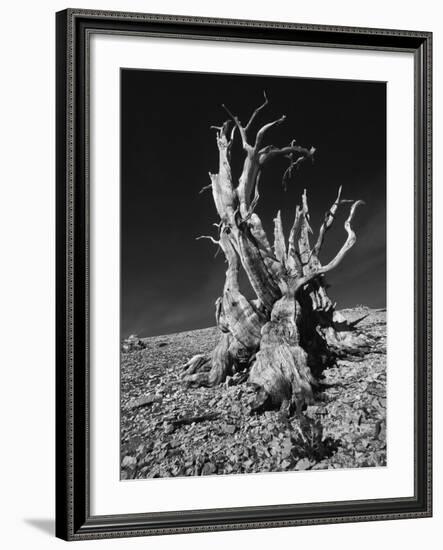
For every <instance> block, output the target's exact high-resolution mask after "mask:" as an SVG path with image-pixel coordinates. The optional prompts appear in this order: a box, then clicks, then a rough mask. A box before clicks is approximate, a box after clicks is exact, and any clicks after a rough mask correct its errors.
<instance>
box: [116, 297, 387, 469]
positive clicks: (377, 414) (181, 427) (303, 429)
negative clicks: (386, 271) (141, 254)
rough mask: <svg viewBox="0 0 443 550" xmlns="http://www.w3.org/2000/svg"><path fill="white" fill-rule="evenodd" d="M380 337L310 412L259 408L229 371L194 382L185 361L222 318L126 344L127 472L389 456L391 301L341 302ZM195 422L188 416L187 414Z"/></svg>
mask: <svg viewBox="0 0 443 550" xmlns="http://www.w3.org/2000/svg"><path fill="white" fill-rule="evenodd" d="M342 313H343V315H344V316H345V317H346V318H347V319H348V320H349V321H352V320H355V319H357V318H359V317H361V316H362V315H364V314H366V313H367V314H368V316H367V317H366V319H364V320H363V321H362V322H361V323H360V324H359V328H360V330H361V331H362V332H364V333H365V334H366V335H367V336H368V337H369V339H370V341H371V344H372V345H371V351H370V353H367V354H366V355H365V356H364V357H363V358H361V357H353V358H351V359H352V360H349V358H348V360H339V361H338V362H337V364H336V366H335V367H333V368H329V369H327V370H326V371H325V372H324V378H323V379H322V380H321V386H320V387H319V389H318V391H317V393H316V396H315V404H314V405H313V406H309V407H308V408H307V410H306V412H305V415H304V416H303V417H302V418H301V419H296V418H292V419H287V418H285V417H284V416H283V415H282V414H281V413H280V412H279V411H267V412H265V413H264V414H261V415H252V416H251V414H250V402H251V400H252V398H253V395H254V392H253V390H252V388H250V387H249V386H248V384H247V383H245V382H244V381H242V380H239V379H236V378H235V377H234V378H229V379H228V380H227V381H226V383H225V384H223V385H221V386H219V387H216V388H185V386H184V385H183V382H182V380H181V374H182V371H181V367H182V365H183V364H184V363H185V362H186V361H187V360H188V359H189V358H190V357H191V356H192V355H194V354H196V353H206V352H210V351H211V350H212V349H213V347H214V346H215V344H216V342H217V340H218V336H219V333H218V331H217V329H216V328H208V329H203V330H194V331H190V332H182V333H179V334H170V335H166V336H156V337H152V338H146V339H144V340H143V345H144V346H146V347H145V348H144V349H141V350H135V351H129V352H125V353H122V360H121V448H120V451H121V461H122V462H121V479H134V478H147V477H172V476H193V475H213V474H232V473H253V472H270V471H272V472H275V471H288V470H310V469H313V470H315V469H326V468H359V467H374V466H385V465H386V311H385V310H374V309H369V308H366V307H357V308H353V309H348V310H342ZM186 422H188V423H186Z"/></svg>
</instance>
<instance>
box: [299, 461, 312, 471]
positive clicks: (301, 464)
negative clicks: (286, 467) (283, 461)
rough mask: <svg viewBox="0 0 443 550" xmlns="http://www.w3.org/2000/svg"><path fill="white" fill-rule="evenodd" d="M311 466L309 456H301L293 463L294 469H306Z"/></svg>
mask: <svg viewBox="0 0 443 550" xmlns="http://www.w3.org/2000/svg"><path fill="white" fill-rule="evenodd" d="M310 466H311V461H310V460H309V458H302V459H301V460H299V461H298V462H297V464H296V465H295V469H296V470H307V469H308V468H309V467H310Z"/></svg>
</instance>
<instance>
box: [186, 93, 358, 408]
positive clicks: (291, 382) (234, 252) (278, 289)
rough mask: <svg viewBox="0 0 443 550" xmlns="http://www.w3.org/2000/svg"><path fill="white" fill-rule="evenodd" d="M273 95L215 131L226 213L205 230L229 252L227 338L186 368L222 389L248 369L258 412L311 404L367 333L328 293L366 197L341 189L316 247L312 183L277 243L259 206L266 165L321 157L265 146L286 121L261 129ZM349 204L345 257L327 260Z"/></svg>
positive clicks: (220, 313) (220, 198) (278, 227)
mask: <svg viewBox="0 0 443 550" xmlns="http://www.w3.org/2000/svg"><path fill="white" fill-rule="evenodd" d="M267 103H268V100H267V98H266V95H265V100H264V103H263V104H262V105H260V106H259V107H258V108H257V109H255V111H254V112H253V113H252V116H251V118H250V119H249V121H248V123H247V124H246V125H243V124H242V123H241V122H240V120H239V119H238V118H237V117H236V116H234V115H232V114H231V113H230V111H229V110H228V109H227V108H226V107H224V108H225V110H226V111H227V113H228V114H229V120H227V121H226V122H225V123H224V124H223V125H222V126H220V127H216V126H212V127H211V128H212V129H214V130H216V143H217V147H218V153H219V167H218V173H216V174H211V173H210V174H209V176H210V179H211V184H210V186H208V188H210V189H211V190H212V195H213V199H214V204H215V207H216V210H217V213H218V216H219V223H218V224H217V227H218V236H217V237H212V236H207V237H202V238H208V239H210V240H211V241H212V242H214V243H215V244H216V245H217V246H219V247H220V248H221V250H222V251H223V253H224V255H225V257H226V262H227V271H226V279H225V284H224V288H223V293H222V295H221V296H220V297H219V298H218V299H217V301H216V308H215V317H216V322H217V326H218V328H219V330H220V332H221V336H220V341H219V343H218V345H217V346H216V348H215V349H214V350H213V352H212V354H211V355H210V356H204V355H196V356H195V357H193V358H192V359H190V360H189V361H188V362H187V363H186V365H185V370H184V378H185V381H186V382H187V383H188V384H189V385H195V386H214V385H216V384H220V383H222V382H223V381H224V380H225V379H226V377H227V376H228V375H233V374H234V373H236V372H238V371H242V370H245V371H246V370H248V371H249V375H248V381H249V383H251V384H253V385H254V386H255V388H256V389H257V394H256V398H255V402H254V404H253V409H260V408H265V407H268V406H272V407H288V408H290V409H294V408H295V409H296V410H299V409H300V408H301V407H302V406H303V405H304V404H309V403H310V402H311V401H312V395H313V393H312V392H313V385H315V378H316V377H317V376H318V375H319V373H320V372H321V370H322V369H323V368H325V366H327V365H328V363H330V362H331V361H332V360H333V359H334V358H335V357H337V355H343V354H346V353H348V352H349V351H352V350H355V349H358V348H359V347H360V346H361V344H362V343H363V341H362V337H361V336H359V335H357V334H355V333H354V332H353V331H352V326H351V325H349V324H348V323H347V322H346V321H345V319H344V318H343V317H342V316H340V314H338V312H336V311H335V304H334V303H333V302H332V301H331V299H330V298H329V296H328V294H327V290H326V287H327V285H326V284H325V279H324V275H325V274H326V273H328V272H329V271H331V270H332V269H334V268H335V267H336V266H337V265H338V264H339V263H340V262H341V261H342V260H343V258H344V257H345V256H346V254H347V252H348V251H349V250H350V249H351V248H352V246H353V245H354V243H355V241H356V235H355V233H354V231H353V229H352V225H351V224H352V219H353V217H354V214H355V212H356V209H357V207H358V206H359V205H361V204H363V203H362V201H360V200H358V201H355V202H354V201H349V200H343V199H342V197H341V191H342V190H341V187H340V189H339V190H338V195H337V198H336V200H335V202H334V203H333V204H332V205H331V207H330V208H329V210H328V211H327V212H326V214H325V217H324V220H323V223H322V225H321V227H320V229H319V232H318V237H317V239H316V240H315V243H314V244H311V236H312V229H311V227H310V224H309V209H308V199H307V194H306V190H305V191H304V192H303V194H302V197H301V204H300V205H298V206H297V207H296V209H295V218H294V222H293V224H292V227H291V229H290V233H289V237H288V239H286V238H285V235H284V232H283V226H282V220H281V215H280V212H278V213H277V216H276V217H275V219H274V243H273V246H272V247H271V244H270V242H269V239H268V237H267V235H266V233H265V231H264V229H263V226H262V222H261V220H260V218H259V216H258V215H257V214H256V212H255V208H256V206H257V203H258V200H259V186H258V184H259V179H260V174H261V171H262V169H263V166H264V165H265V164H267V163H268V162H270V161H272V159H274V158H276V157H282V156H283V157H286V158H287V159H288V161H289V165H288V168H287V169H286V171H285V173H284V175H283V183H284V184H285V185H286V183H287V182H288V180H289V179H290V178H291V176H292V175H293V173H294V171H295V170H297V169H298V168H299V166H300V164H301V163H302V162H303V161H305V160H307V159H312V158H313V155H314V152H315V149H314V147H311V148H310V149H307V148H305V147H300V146H299V145H297V144H296V143H295V141H292V142H291V143H290V144H289V145H287V146H285V147H276V146H274V145H264V138H265V135H266V133H267V132H268V130H270V129H271V128H274V127H276V126H278V125H280V124H282V123H283V122H284V120H285V116H282V117H281V118H279V119H277V120H274V121H272V122H269V123H267V124H265V125H263V126H261V127H260V128H259V130H258V131H257V132H256V133H255V137H254V136H253V135H252V132H251V126H252V123H253V122H254V120H255V119H256V118H257V116H258V115H259V114H260V112H261V111H262V110H263V109H264V108H265V107H266V105H267ZM236 136H239V138H240V140H241V144H242V147H243V151H244V162H243V169H242V172H241V175H240V177H239V178H238V181H234V180H233V175H232V171H231V153H232V145H233V142H234V139H236ZM347 203H349V206H350V209H349V215H348V217H347V219H346V221H345V224H344V228H345V231H346V234H347V237H346V240H345V242H344V244H343V246H342V247H341V249H340V250H339V251H338V253H337V254H336V256H335V257H334V258H333V259H331V260H330V261H329V262H328V263H326V264H322V263H321V261H320V252H321V248H322V244H323V241H324V238H325V235H326V232H327V231H328V229H329V228H330V227H331V225H332V223H333V222H334V219H335V215H336V212H337V210H338V208H339V207H340V206H342V205H344V204H347ZM240 269H243V270H244V271H245V273H246V275H247V277H248V279H249V282H250V284H251V287H252V289H253V290H254V293H255V295H256V298H255V299H254V300H248V299H247V298H246V297H245V296H244V295H243V294H242V293H241V291H240V287H239V271H240Z"/></svg>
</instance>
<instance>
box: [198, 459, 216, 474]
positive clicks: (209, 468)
mask: <svg viewBox="0 0 443 550" xmlns="http://www.w3.org/2000/svg"><path fill="white" fill-rule="evenodd" d="M216 471H217V468H216V467H215V465H214V464H212V462H206V464H204V465H203V468H202V471H201V475H202V476H210V475H212V474H215V473H216Z"/></svg>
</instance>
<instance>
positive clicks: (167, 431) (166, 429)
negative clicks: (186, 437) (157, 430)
mask: <svg viewBox="0 0 443 550" xmlns="http://www.w3.org/2000/svg"><path fill="white" fill-rule="evenodd" d="M174 429H175V428H174V425H173V424H166V425H165V426H164V428H163V430H164V432H165V434H166V435H169V434H172V433H173V431H174Z"/></svg>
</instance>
